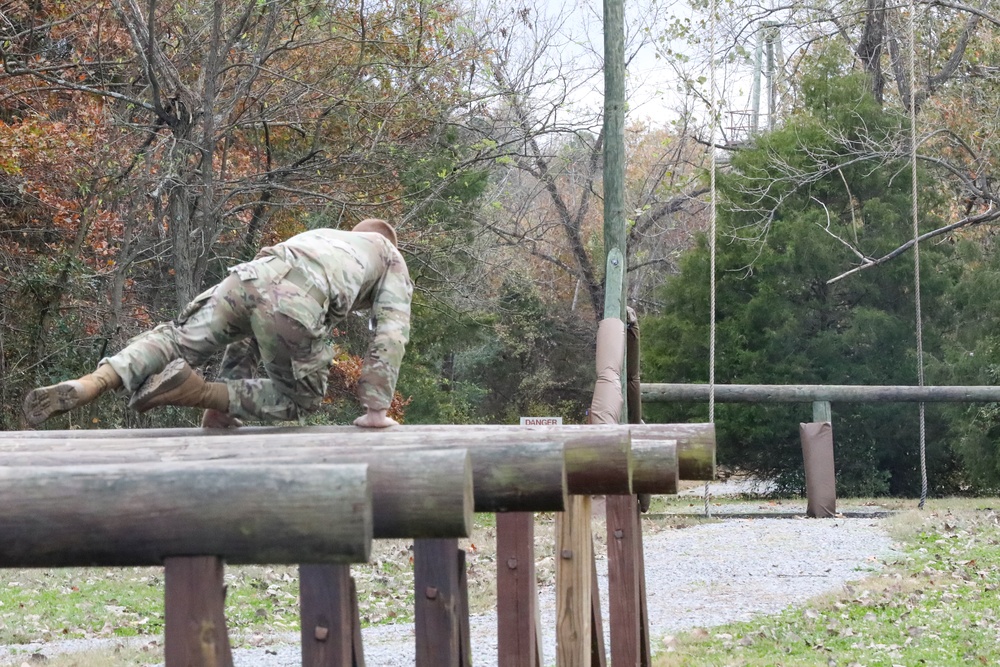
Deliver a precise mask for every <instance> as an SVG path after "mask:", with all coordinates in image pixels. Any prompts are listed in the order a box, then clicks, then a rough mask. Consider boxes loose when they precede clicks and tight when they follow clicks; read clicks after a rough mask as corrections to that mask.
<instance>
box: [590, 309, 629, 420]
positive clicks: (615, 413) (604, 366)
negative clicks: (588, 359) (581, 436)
mask: <svg viewBox="0 0 1000 667" xmlns="http://www.w3.org/2000/svg"><path fill="white" fill-rule="evenodd" d="M624 361H625V323H624V322H622V321H621V320H620V319H618V318H617V317H609V318H606V319H603V320H601V323H600V324H599V325H598V327H597V382H596V383H595V384H594V399H593V401H592V402H591V404H590V423H591V424H618V423H619V421H620V419H621V414H622V402H623V401H622V364H623V363H624Z"/></svg>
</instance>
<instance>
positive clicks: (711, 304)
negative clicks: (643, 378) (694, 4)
mask: <svg viewBox="0 0 1000 667" xmlns="http://www.w3.org/2000/svg"><path fill="white" fill-rule="evenodd" d="M715 3H716V0H711V3H710V5H709V17H708V20H709V26H710V29H709V30H710V32H709V47H708V48H709V56H708V66H709V73H708V113H709V128H710V129H709V141H708V145H709V150H708V153H709V175H708V187H709V192H710V197H709V205H708V206H709V212H708V217H709V234H708V248H709V279H708V281H709V295H708V311H709V315H708V421H709V423H711V424H715V236H716V204H717V196H716V188H715V169H716V162H715V134H716V124H717V120H718V114H717V112H716V108H715V27H716V26H715V23H716V20H715V11H716V7H715ZM708 485H709V481H708V480H706V481H705V516H707V517H711V516H712V509H711V506H710V505H709V495H710V494H709V491H708Z"/></svg>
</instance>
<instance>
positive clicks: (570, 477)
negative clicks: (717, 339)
mask: <svg viewBox="0 0 1000 667" xmlns="http://www.w3.org/2000/svg"><path fill="white" fill-rule="evenodd" d="M633 428H640V429H645V428H646V427H645V426H641V427H633ZM397 429H398V430H397ZM45 433H47V434H52V435H51V437H46V438H42V437H40V436H39V434H45ZM101 433H107V434H108V437H107V438H101V437H100V434H101ZM126 435H127V436H128V437H125V436H126ZM41 439H44V440H46V441H48V442H49V443H50V444H49V445H47V447H49V448H51V447H52V445H54V444H56V443H63V445H64V446H65V448H68V449H72V448H77V447H86V448H90V447H88V446H87V445H85V444H83V443H85V442H86V441H89V440H94V439H100V440H102V441H103V442H102V449H106V448H107V449H113V448H123V449H137V448H139V447H161V446H165V447H172V448H174V449H183V448H192V447H194V448H202V447H207V446H208V445H211V447H212V449H213V450H215V451H221V448H223V447H225V446H228V447H231V448H232V449H248V448H281V449H286V448H288V447H311V446H325V447H354V448H362V449H365V448H369V447H388V446H393V447H399V448H404V447H414V448H425V449H426V448H434V449H442V448H454V447H459V448H465V447H467V448H469V450H470V452H471V453H472V455H473V467H474V468H476V467H477V458H478V452H479V451H480V450H485V449H489V448H494V447H514V446H517V445H525V446H531V445H537V444H539V443H546V442H547V443H559V444H562V445H563V446H564V447H565V459H566V464H565V467H566V476H567V489H568V491H569V492H570V493H575V494H600V493H627V492H628V488H629V480H630V475H631V469H632V457H631V446H630V443H631V434H630V431H629V430H628V428H626V427H623V426H598V427H595V426H582V425H581V426H568V427H567V426H561V427H530V426H524V427H522V426H461V427H458V426H411V427H403V426H399V427H393V428H391V429H385V430H373V429H359V428H355V427H353V426H311V427H302V428H297V427H285V428H278V427H252V428H241V429H234V430H221V429H149V430H148V431H147V430H143V429H132V430H128V431H83V430H81V431H11V432H7V433H4V434H2V436H0V452H2V451H21V450H25V449H32V448H33V445H32V442H33V441H35V440H41ZM505 458H509V457H505ZM519 473H520V471H519V470H511V471H509V473H507V474H510V475H515V474H519ZM523 509H524V510H525V511H530V508H523ZM477 511H493V510H486V509H483V510H479V509H478V508H477ZM504 511H518V510H517V508H510V509H509V510H504ZM537 511H548V510H537Z"/></svg>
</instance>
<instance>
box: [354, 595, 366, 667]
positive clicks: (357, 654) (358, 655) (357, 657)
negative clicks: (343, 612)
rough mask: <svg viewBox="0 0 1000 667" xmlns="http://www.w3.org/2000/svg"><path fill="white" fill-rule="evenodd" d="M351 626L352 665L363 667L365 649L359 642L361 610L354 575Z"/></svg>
mask: <svg viewBox="0 0 1000 667" xmlns="http://www.w3.org/2000/svg"><path fill="white" fill-rule="evenodd" d="M351 627H352V628H353V631H352V633H351V635H352V640H351V645H352V646H353V647H354V648H353V649H351V658H352V659H353V663H354V664H353V667H365V650H364V645H363V644H362V642H361V610H360V609H358V586H357V584H356V583H355V582H354V577H351Z"/></svg>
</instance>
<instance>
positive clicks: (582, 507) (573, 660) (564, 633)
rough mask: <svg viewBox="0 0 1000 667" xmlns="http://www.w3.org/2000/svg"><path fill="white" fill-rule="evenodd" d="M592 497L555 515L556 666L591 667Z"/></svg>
mask: <svg viewBox="0 0 1000 667" xmlns="http://www.w3.org/2000/svg"><path fill="white" fill-rule="evenodd" d="M590 506H591V502H590V496H570V498H569V500H568V501H567V503H566V511H565V512H560V513H559V514H557V515H556V665H557V666H558V667H591V650H592V647H591V641H592V639H593V637H592V635H591V613H592V610H591V605H592V604H593V600H592V599H591V586H592V582H593V576H592V574H591V571H590V570H591V568H592V567H593V557H592V553H593V548H594V542H593V534H592V532H591V529H590Z"/></svg>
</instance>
